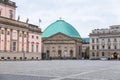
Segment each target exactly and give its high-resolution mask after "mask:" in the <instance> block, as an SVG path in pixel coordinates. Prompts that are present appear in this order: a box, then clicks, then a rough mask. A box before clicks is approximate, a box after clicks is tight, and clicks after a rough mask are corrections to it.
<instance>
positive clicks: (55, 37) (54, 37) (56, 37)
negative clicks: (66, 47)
mask: <svg viewBox="0 0 120 80" xmlns="http://www.w3.org/2000/svg"><path fill="white" fill-rule="evenodd" d="M44 40H53V41H54V40H74V39H72V38H71V37H69V36H67V35H65V34H63V33H57V34H54V35H52V36H50V37H49V38H46V39H44Z"/></svg>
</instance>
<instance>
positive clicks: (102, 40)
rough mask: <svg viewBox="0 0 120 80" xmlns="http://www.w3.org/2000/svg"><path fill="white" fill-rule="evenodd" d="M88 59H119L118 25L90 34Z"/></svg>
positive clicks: (119, 39) (119, 35)
mask: <svg viewBox="0 0 120 80" xmlns="http://www.w3.org/2000/svg"><path fill="white" fill-rule="evenodd" d="M89 36H90V59H120V25H114V26H110V28H107V29H95V30H93V31H92V33H90V35H89Z"/></svg>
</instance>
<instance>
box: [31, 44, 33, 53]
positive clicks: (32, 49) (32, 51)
mask: <svg viewBox="0 0 120 80" xmlns="http://www.w3.org/2000/svg"><path fill="white" fill-rule="evenodd" d="M31 47H32V52H34V43H32V46H31Z"/></svg>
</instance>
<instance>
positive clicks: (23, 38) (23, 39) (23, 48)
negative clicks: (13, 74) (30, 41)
mask: <svg viewBox="0 0 120 80" xmlns="http://www.w3.org/2000/svg"><path fill="white" fill-rule="evenodd" d="M22 52H24V31H23V32H22Z"/></svg>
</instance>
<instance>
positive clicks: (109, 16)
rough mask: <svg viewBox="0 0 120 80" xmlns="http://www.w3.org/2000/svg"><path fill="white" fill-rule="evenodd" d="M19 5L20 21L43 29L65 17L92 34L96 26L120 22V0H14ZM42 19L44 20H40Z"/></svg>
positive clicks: (107, 26) (83, 36) (85, 34)
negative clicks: (27, 21) (27, 20)
mask: <svg viewBox="0 0 120 80" xmlns="http://www.w3.org/2000/svg"><path fill="white" fill-rule="evenodd" d="M12 1H14V2H16V4H17V9H16V11H17V15H16V19H17V17H18V16H20V21H23V22H25V21H26V19H27V18H29V23H32V24H35V25H38V26H40V28H41V29H42V31H44V30H45V28H47V27H48V26H49V25H50V24H51V23H53V22H55V21H56V20H59V19H60V18H61V19H62V20H65V21H66V22H68V23H70V24H71V25H72V26H74V27H75V29H76V30H77V31H78V32H79V34H80V36H81V37H82V38H85V37H89V33H91V32H92V30H94V29H101V28H109V26H111V25H120V0H12ZM39 19H40V20H41V23H39Z"/></svg>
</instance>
